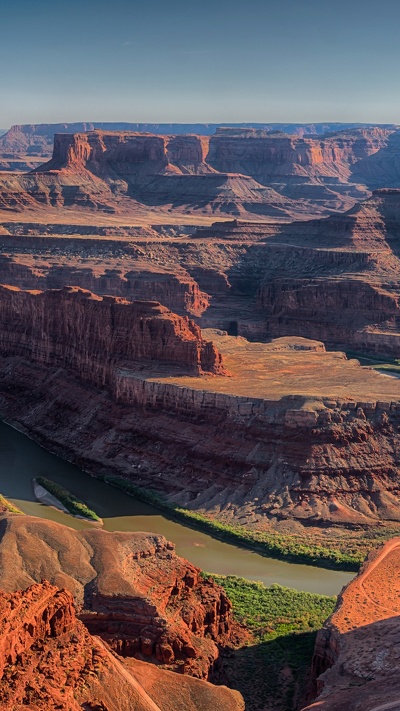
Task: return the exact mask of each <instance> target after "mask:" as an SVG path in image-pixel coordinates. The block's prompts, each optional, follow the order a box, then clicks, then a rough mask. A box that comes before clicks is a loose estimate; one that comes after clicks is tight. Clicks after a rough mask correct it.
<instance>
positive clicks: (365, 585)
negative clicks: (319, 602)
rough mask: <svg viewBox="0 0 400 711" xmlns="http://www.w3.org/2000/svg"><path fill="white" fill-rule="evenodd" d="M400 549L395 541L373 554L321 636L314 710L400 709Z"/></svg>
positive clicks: (317, 648)
mask: <svg viewBox="0 0 400 711" xmlns="http://www.w3.org/2000/svg"><path fill="white" fill-rule="evenodd" d="M399 550H400V539H398V538H394V539H392V540H390V541H388V542H387V543H385V545H384V546H383V547H381V548H379V549H377V550H376V551H374V552H373V553H371V554H370V556H369V557H368V559H367V561H366V562H365V563H364V566H363V567H362V569H361V571H360V573H359V574H358V576H357V577H356V578H355V579H354V580H353V581H352V582H351V583H349V585H348V586H347V587H346V588H344V590H343V591H342V593H341V595H340V596H339V599H338V603H337V607H336V610H335V612H334V613H333V615H332V616H331V617H330V618H329V620H328V621H327V622H326V624H325V626H324V627H323V629H322V630H320V632H319V633H318V637H317V642H316V646H315V652H314V659H313V669H312V674H313V677H312V681H313V688H312V689H311V690H310V697H311V698H315V697H317V698H316V703H313V704H311V706H307V709H310V711H311V709H313V710H314V709H315V711H317V709H318V711H319V710H320V711H342V709H344V708H347V709H351V711H375V710H376V711H378V709H382V711H383V709H386V708H388V709H389V708H392V709H395V708H398V705H399V704H400V690H399V683H398V676H399V668H400V662H399V652H398V641H399V622H400V617H399V615H400V605H399V591H400V552H399Z"/></svg>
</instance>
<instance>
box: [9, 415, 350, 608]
mask: <svg viewBox="0 0 400 711" xmlns="http://www.w3.org/2000/svg"><path fill="white" fill-rule="evenodd" d="M35 439H36V440H37V438H35ZM35 439H33V438H32V437H29V436H27V434H22V433H21V432H20V430H19V428H15V427H10V426H9V425H6V424H5V423H2V422H0V491H1V492H2V493H3V494H4V495H5V496H6V498H8V499H9V500H10V501H11V502H12V503H13V504H14V505H15V506H17V507H19V508H20V509H21V510H22V511H23V512H24V513H25V514H28V515H30V516H38V517H39V518H44V519H48V520H51V521H55V522H58V523H62V524H63V525H66V526H69V527H71V528H74V529H77V530H81V529H84V528H86V527H88V526H93V524H92V523H90V522H87V521H84V520H83V519H79V518H74V517H72V516H71V515H70V514H64V513H63V512H62V511H59V510H57V509H55V508H52V507H50V506H43V505H42V504H40V503H39V502H37V501H36V499H35V496H34V494H33V488H32V478H33V477H35V478H37V477H39V476H45V477H46V478H49V479H50V478H51V479H52V480H53V481H55V482H57V483H58V484H60V485H61V486H63V487H64V488H66V489H67V490H68V491H70V492H72V493H73V494H74V495H75V496H77V497H78V498H80V499H82V500H83V501H85V502H86V503H87V504H88V505H89V506H90V508H92V509H93V510H94V511H96V513H97V514H98V515H99V516H100V517H101V518H102V520H103V527H104V530H106V531H149V532H152V533H155V534H160V535H163V536H165V537H166V538H167V540H169V541H172V542H173V543H174V544H175V546H176V551H177V554H178V555H180V556H181V557H183V558H185V559H186V560H189V561H190V562H191V563H193V564H194V565H196V566H197V567H198V568H200V569H202V570H208V571H210V572H212V573H218V574H223V575H238V576H241V577H243V578H247V579H249V580H261V581H263V582H264V584H265V585H267V586H269V585H271V584H273V583H279V584H281V585H284V586H287V587H291V588H296V589H297V590H306V591H309V592H312V593H319V594H326V595H333V594H337V593H338V592H339V591H340V590H341V588H342V587H343V585H346V584H347V583H348V582H349V581H350V580H351V578H352V575H353V574H352V573H349V572H341V571H338V570H328V569H327V568H321V567H317V566H312V565H304V564H299V563H292V562H287V561H284V560H280V559H279V558H276V557H274V558H273V557H270V556H266V555H265V553H264V554H263V555H261V553H260V552H257V551H256V550H255V548H254V546H250V545H249V546H244V545H242V544H240V543H236V542H235V541H231V542H230V541H228V540H226V539H224V538H222V537H221V538H219V537H217V536H216V535H214V534H212V533H210V534H209V533H207V532H206V531H205V530H204V531H203V530H201V529H200V527H199V526H198V525H196V526H194V525H190V526H189V525H188V522H187V521H182V522H178V521H177V519H176V518H174V517H173V516H172V515H170V514H169V513H168V512H163V511H162V510H161V509H160V508H159V507H156V506H153V505H151V504H149V503H145V502H143V501H142V500H140V499H138V498H135V497H134V496H132V495H128V494H127V493H125V492H124V491H122V490H121V489H117V488H116V487H111V486H110V485H109V484H106V483H104V482H103V481H101V480H100V479H98V478H96V477H93V476H91V475H90V474H89V473H88V472H89V471H92V473H94V472H96V471H98V469H100V465H99V466H98V467H97V466H95V463H91V462H89V461H84V462H81V461H79V462H77V464H78V465H79V466H76V465H75V464H72V463H71V462H68V460H67V459H66V458H65V452H64V453H63V452H61V451H59V450H58V448H57V447H56V446H55V445H54V443H51V442H49V441H46V442H42V443H41V444H38V443H37V441H35ZM42 445H45V446H42ZM54 450H56V452H57V454H58V455H59V456H57V454H56V453H54ZM51 451H52V452H53V453H51ZM70 458H72V455H71V457H70ZM100 471H101V469H100ZM103 471H104V470H103ZM110 473H111V472H110Z"/></svg>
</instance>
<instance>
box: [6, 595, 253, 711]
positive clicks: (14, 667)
mask: <svg viewBox="0 0 400 711" xmlns="http://www.w3.org/2000/svg"><path fill="white" fill-rule="evenodd" d="M137 676H138V677H139V679H138V678H137ZM170 704H171V706H170ZM216 707H217V708H219V709H221V711H232V710H234V711H243V709H244V703H243V700H242V698H241V696H240V694H238V692H235V691H230V690H228V689H226V688H225V687H219V688H216V687H213V686H212V685H211V684H207V683H206V682H203V681H200V680H197V679H191V678H189V677H187V678H186V679H183V678H182V677H181V676H178V675H175V674H171V673H168V672H165V671H163V670H160V669H156V668H154V667H152V666H151V665H149V664H144V663H140V662H136V660H133V659H132V660H131V661H130V664H129V666H124V664H123V660H122V659H120V658H118V657H117V656H116V655H115V654H112V653H111V652H110V651H109V649H108V647H107V646H106V645H104V643H102V642H101V640H100V639H98V638H96V637H91V636H90V635H89V634H88V632H87V630H86V629H85V627H84V625H83V624H82V623H81V622H80V621H79V620H78V619H77V618H76V614H75V608H74V603H73V597H72V595H71V593H70V592H68V591H66V590H60V589H58V588H57V587H54V586H53V585H51V584H50V583H48V582H46V581H44V582H43V583H41V584H34V585H32V586H30V587H29V588H28V589H26V590H25V591H23V592H22V591H19V590H18V591H16V592H15V593H12V594H9V593H4V592H0V709H2V711H11V709H12V711H23V709H26V708H29V709H31V711H59V710H60V709H63V711H82V709H87V710H88V711H89V710H91V711H105V709H106V710H107V711H130V710H131V709H135V710H136V711H161V709H162V708H165V709H167V708H174V709H175V710H176V711H211V710H213V709H214V708H216Z"/></svg>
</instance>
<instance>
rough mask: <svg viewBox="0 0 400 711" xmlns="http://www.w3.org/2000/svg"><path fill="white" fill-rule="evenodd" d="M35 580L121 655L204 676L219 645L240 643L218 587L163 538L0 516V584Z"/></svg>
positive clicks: (8, 586) (9, 586)
mask: <svg viewBox="0 0 400 711" xmlns="http://www.w3.org/2000/svg"><path fill="white" fill-rule="evenodd" d="M38 560H40V566H38V564H37V561H38ZM77 561H79V564H78V565H77ZM42 577H45V578H46V579H48V580H50V582H51V583H53V584H55V585H58V586H62V587H65V588H66V589H68V590H69V591H70V592H72V594H73V596H74V599H75V602H76V605H77V609H78V614H79V617H80V619H81V620H82V621H83V622H84V623H85V625H86V627H87V628H88V630H89V632H90V633H91V634H95V635H98V636H100V637H101V638H102V639H103V640H105V641H106V642H107V643H108V644H109V646H110V647H111V648H112V649H114V650H115V651H116V652H117V653H119V654H121V655H122V656H124V657H128V656H129V657H136V658H138V659H142V660H145V661H146V660H147V661H153V662H155V663H157V664H162V665H163V666H165V667H166V668H169V669H171V670H175V671H180V672H183V673H189V674H191V675H193V676H196V677H200V678H207V677H208V676H210V675H211V674H212V673H213V671H214V669H215V667H216V666H217V665H218V658H219V651H220V648H221V647H224V646H230V645H232V644H235V643H237V642H238V641H242V642H243V641H245V640H246V633H245V632H244V631H242V630H241V629H240V628H239V626H238V625H237V624H236V623H235V622H234V621H233V619H232V606H231V603H230V601H229V600H228V598H227V597H226V595H225V593H224V591H223V590H222V588H219V587H218V586H217V585H215V584H214V583H213V582H211V581H210V580H204V579H203V578H202V577H201V576H200V571H199V570H198V568H195V567H194V566H193V565H191V564H190V563H188V562H187V561H185V560H183V559H182V558H179V557H178V556H177V555H176V553H175V550H174V546H173V544H171V543H168V542H167V541H166V540H165V538H164V537H163V536H157V535H154V534H145V533H108V532H106V531H101V530H98V529H97V530H91V531H81V532H76V531H73V530H72V529H69V528H66V527H65V526H61V525H60V524H56V523H53V522H50V521H44V520H41V519H37V518H33V517H29V516H13V517H9V518H8V519H3V520H2V521H1V545H0V587H1V589H3V590H5V591H7V592H14V591H16V590H18V589H19V588H23V589H25V588H26V587H27V586H29V585H31V584H32V583H33V582H38V581H39V580H40V579H41V578H42Z"/></svg>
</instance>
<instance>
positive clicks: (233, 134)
mask: <svg viewBox="0 0 400 711" xmlns="http://www.w3.org/2000/svg"><path fill="white" fill-rule="evenodd" d="M19 128H21V127H19ZM22 128H24V127H22ZM86 128H87V126H86V125H84V126H83V131H81V132H78V133H66V132H65V130H66V129H65V128H64V130H63V131H62V132H59V133H55V134H54V149H53V154H52V158H51V159H50V160H49V161H47V162H46V163H44V164H41V165H38V164H37V163H36V164H35V166H33V165H30V167H33V168H34V170H33V171H31V172H29V173H21V174H18V173H15V172H14V173H13V172H10V173H9V174H8V176H7V174H3V175H2V177H1V181H0V208H2V209H7V210H10V211H15V210H22V209H28V208H29V209H34V208H38V207H39V206H42V207H43V206H47V207H52V208H60V207H68V206H69V207H71V206H75V207H80V208H87V209H91V210H100V211H102V212H109V213H115V212H117V213H118V212H120V211H127V210H128V209H132V208H134V209H136V210H138V209H139V208H140V206H147V207H148V208H149V207H153V208H157V209H158V210H163V209H165V208H168V209H169V210H172V211H175V212H176V211H182V210H183V211H187V212H189V213H195V214H196V213H197V214H215V215H234V216H237V217H240V216H241V217H249V216H252V218H253V219H255V220H260V219H262V218H263V217H264V218H270V219H272V220H278V221H279V220H281V221H282V220H286V221H287V220H290V219H293V218H298V219H304V218H307V217H311V216H316V215H324V214H327V213H329V212H338V211H343V210H345V209H346V208H350V207H351V206H352V205H354V203H355V201H356V200H357V199H358V200H359V199H362V198H364V197H367V196H368V195H369V194H370V193H369V190H370V189H371V188H372V189H373V188H378V187H383V186H385V187H386V186H389V187H397V186H399V185H400V164H398V161H397V158H396V156H397V155H398V147H399V141H400V139H399V131H398V130H397V129H396V128H395V127H379V126H374V127H371V126H366V127H358V128H348V129H346V130H342V131H339V132H337V131H336V132H331V133H328V134H326V135H323V136H320V135H318V133H314V134H311V135H306V134H304V135H302V136H299V135H293V134H292V135H290V134H287V133H284V132H282V131H276V130H269V128H268V127H265V126H264V127H261V128H254V127H216V128H217V130H216V132H215V133H213V134H211V135H206V136H205V135H201V134H187V133H185V134H183V133H182V134H179V133H176V134H169V135H161V134H159V133H143V132H142V133H141V132H139V131H132V130H125V131H124V130H120V131H113V132H112V131H110V130H104V129H103V130H100V129H98V130H85V129H86ZM21 131H22V135H23V136H31V135H32V133H31V132H30V131H29V130H25V128H24V130H22V129H21ZM21 131H19V130H17V129H15V130H14V129H12V131H10V132H9V133H8V134H6V136H3V137H2V138H0V150H1V146H2V145H3V148H4V145H6V143H7V141H12V140H14V139H13V136H14V138H16V136H19V135H20V134H21ZM32 131H33V133H34V134H35V135H36V133H35V131H34V130H33V129H32ZM43 132H44V134H46V131H45V129H43ZM38 135H40V136H42V133H40V132H39V134H38ZM46 135H47V134H46ZM51 135H52V136H53V134H51ZM2 141H3V144H2V143H1V142H2ZM3 155H4V154H3ZM129 205H130V208H129Z"/></svg>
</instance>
